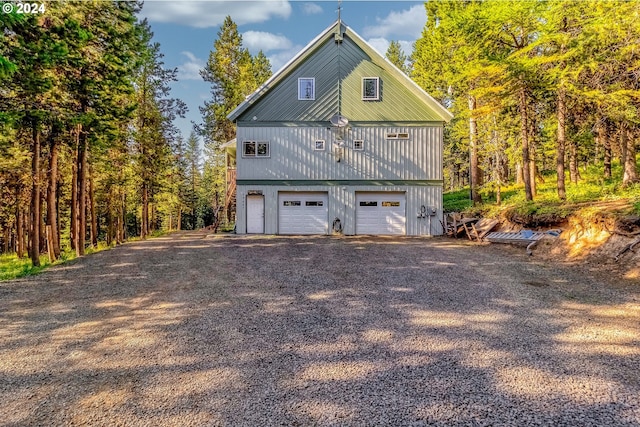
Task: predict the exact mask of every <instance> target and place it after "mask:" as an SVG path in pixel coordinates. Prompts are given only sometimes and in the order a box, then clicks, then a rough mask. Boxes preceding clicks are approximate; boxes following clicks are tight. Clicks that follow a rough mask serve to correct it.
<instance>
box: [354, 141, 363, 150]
mask: <svg viewBox="0 0 640 427" xmlns="http://www.w3.org/2000/svg"><path fill="white" fill-rule="evenodd" d="M353 149H354V150H364V141H363V140H361V139H356V140H355V141H353Z"/></svg>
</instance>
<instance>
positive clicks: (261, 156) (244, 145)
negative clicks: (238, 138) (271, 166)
mask: <svg viewBox="0 0 640 427" xmlns="http://www.w3.org/2000/svg"><path fill="white" fill-rule="evenodd" d="M249 144H254V149H253V150H254V154H247V146H249ZM260 144H266V146H267V153H266V154H258V146H259V145H260ZM242 157H243V158H246V159H266V158H269V157H271V143H270V142H269V141H242Z"/></svg>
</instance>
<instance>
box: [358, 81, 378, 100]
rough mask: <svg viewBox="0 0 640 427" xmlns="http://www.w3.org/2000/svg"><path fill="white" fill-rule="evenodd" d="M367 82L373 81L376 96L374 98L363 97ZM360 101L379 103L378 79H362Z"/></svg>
mask: <svg viewBox="0 0 640 427" xmlns="http://www.w3.org/2000/svg"><path fill="white" fill-rule="evenodd" d="M368 80H373V81H375V89H376V94H375V97H367V96H365V87H366V82H367V81H368ZM362 100H363V101H380V77H363V78H362Z"/></svg>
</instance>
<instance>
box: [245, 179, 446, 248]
mask: <svg viewBox="0 0 640 427" xmlns="http://www.w3.org/2000/svg"><path fill="white" fill-rule="evenodd" d="M294 189H295V190H296V191H292V190H294ZM237 191H238V192H237V203H238V218H237V221H238V224H247V220H248V218H247V216H246V215H247V204H248V203H251V202H250V197H252V196H251V195H249V192H251V193H255V192H260V193H261V194H262V196H263V197H264V199H263V200H264V222H263V224H264V233H266V234H286V233H288V231H287V228H286V226H285V228H284V229H283V228H282V226H281V224H282V221H283V219H282V216H281V211H280V206H279V205H280V204H282V203H283V201H282V194H287V195H294V196H296V193H299V195H301V196H302V197H305V198H306V197H307V196H308V195H310V194H312V195H314V196H315V195H318V194H325V195H326V200H327V203H326V218H327V223H328V231H327V232H326V233H317V234H331V233H332V232H333V222H334V220H335V219H339V220H340V224H341V225H342V233H343V234H345V235H355V234H363V230H362V228H360V229H357V227H356V224H357V219H356V216H357V212H358V206H357V204H358V203H357V202H356V198H357V197H358V200H360V199H359V197H361V196H360V195H363V194H364V195H375V194H380V195H381V196H382V197H381V199H384V200H381V199H380V202H393V200H391V199H389V200H387V199H388V197H384V196H387V195H388V196H389V197H391V198H395V197H398V198H400V200H402V197H404V206H402V202H400V203H401V206H388V208H391V210H393V209H397V210H398V211H397V212H396V214H394V215H395V216H394V218H396V219H399V218H400V217H401V211H402V209H404V214H405V215H404V216H405V223H404V233H401V232H400V231H401V228H397V227H401V226H398V225H395V226H391V228H390V230H393V231H394V232H398V234H403V235H407V236H426V235H440V234H442V225H441V223H440V221H439V220H438V218H442V202H441V200H442V186H438V185H422V186H386V185H383V186H376V185H352V186H349V185H346V186H343V185H304V186H296V187H295V188H292V187H291V186H279V185H238V190H237ZM253 197H255V196H253ZM302 197H296V198H295V199H296V200H294V201H298V200H299V201H300V202H301V204H302V200H303V198H302ZM313 199H314V200H311V198H306V199H305V200H308V201H311V202H313V201H317V200H320V199H317V197H313ZM316 199H317V200H316ZM396 201H397V199H396ZM305 204H306V203H305ZM421 206H425V207H427V208H435V209H436V214H435V215H434V216H433V217H429V218H418V213H419V212H420V208H421ZM305 207H306V206H305ZM309 208H312V206H309ZM317 208H319V207H317ZM322 208H325V206H322ZM308 213H310V211H308ZM324 215H325V214H324V213H322V214H319V215H318V216H319V217H321V218H323V219H324V217H325V216H324ZM381 215H382V214H381ZM309 218H310V216H307V219H309ZM379 221H381V220H380V219H379ZM385 221H386V219H385ZM321 223H322V222H318V223H317V224H316V226H318V227H319V228H320V225H319V224H321ZM396 224H399V222H397V221H396ZM323 226H324V224H322V227H323ZM305 227H306V228H307V229H308V230H310V227H311V225H307V226H305ZM393 227H396V228H393ZM246 230H247V228H246V227H243V226H242V225H241V226H239V227H238V228H237V231H238V233H246V232H247V231H246ZM365 230H366V229H365ZM293 234H302V231H299V230H298V231H295V232H293ZM313 234H316V233H313ZM372 234H380V233H372Z"/></svg>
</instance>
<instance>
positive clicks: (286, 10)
mask: <svg viewBox="0 0 640 427" xmlns="http://www.w3.org/2000/svg"><path fill="white" fill-rule="evenodd" d="M140 14H141V15H142V16H143V17H146V18H148V19H149V21H150V22H167V23H173V24H182V25H187V26H190V27H196V28H208V27H218V26H220V24H222V22H223V21H224V18H225V17H226V16H227V15H229V16H231V19H233V21H234V22H235V23H236V24H238V25H242V24H252V23H257V22H265V21H268V20H269V19H271V18H273V17H280V18H288V17H289V16H290V15H291V4H289V2H288V1H287V0H256V1H184V2H183V1H179V0H175V1H146V2H145V3H144V7H143V9H142V12H140Z"/></svg>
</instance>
